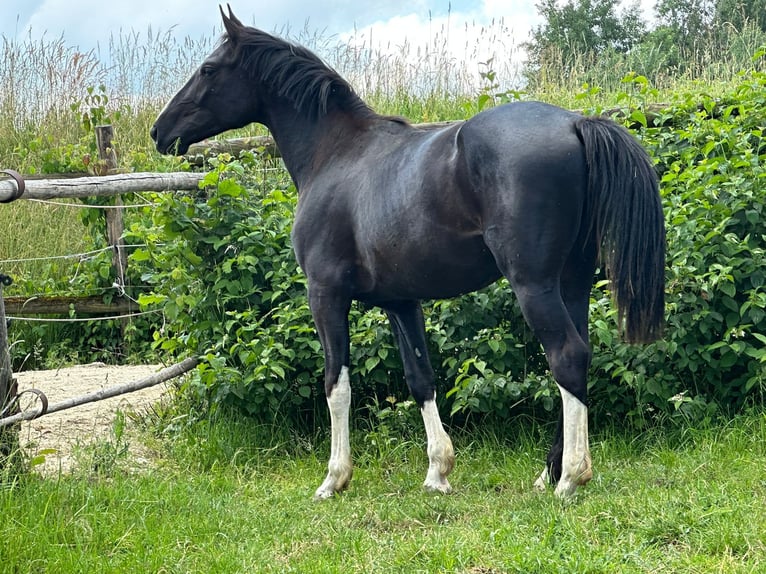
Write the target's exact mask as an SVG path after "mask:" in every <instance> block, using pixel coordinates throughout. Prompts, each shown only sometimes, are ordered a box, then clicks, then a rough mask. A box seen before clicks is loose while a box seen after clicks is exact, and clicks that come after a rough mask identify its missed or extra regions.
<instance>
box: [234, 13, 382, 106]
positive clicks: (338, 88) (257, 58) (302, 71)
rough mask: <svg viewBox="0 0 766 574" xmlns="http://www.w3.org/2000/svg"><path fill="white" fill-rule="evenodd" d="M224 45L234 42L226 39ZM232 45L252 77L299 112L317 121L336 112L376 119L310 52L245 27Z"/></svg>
mask: <svg viewBox="0 0 766 574" xmlns="http://www.w3.org/2000/svg"><path fill="white" fill-rule="evenodd" d="M223 41H224V43H225V42H232V40H230V39H229V38H228V37H227V36H226V35H224V38H223ZM232 43H233V44H235V46H234V47H235V50H236V51H235V57H236V58H239V59H240V60H241V65H242V66H243V67H244V68H245V69H246V70H248V71H249V73H250V75H251V77H253V78H254V79H256V80H258V81H260V82H265V83H267V84H269V85H271V86H273V87H274V88H275V89H276V93H277V95H279V96H280V97H284V98H287V99H288V100H290V101H292V102H293V104H294V105H295V108H296V110H297V111H299V112H301V113H307V114H308V115H309V116H311V117H314V116H316V115H324V114H326V113H327V112H328V111H329V110H330V109H332V108H335V109H339V110H341V111H345V112H352V113H356V114H361V115H362V116H364V117H373V116H377V114H376V113H375V112H374V111H373V110H372V108H370V107H369V106H368V105H367V104H366V103H365V102H364V100H362V99H361V98H360V97H359V96H358V95H357V94H356V92H355V91H354V89H353V88H352V87H351V85H350V84H349V83H348V82H347V81H346V80H345V79H343V77H341V75H340V74H338V73H337V72H336V71H335V70H333V69H332V68H330V67H329V66H328V65H327V64H325V63H324V62H323V61H322V60H321V59H320V58H319V57H318V56H317V55H316V54H314V53H313V52H311V51H310V50H308V49H306V48H304V47H302V46H298V45H295V44H292V43H290V42H287V41H285V40H282V39H281V38H277V37H276V36H272V35H271V34H268V33H266V32H263V31H262V30H258V29H255V28H249V27H243V28H242V31H241V32H240V33H239V34H238V36H237V39H236V43H234V42H232Z"/></svg>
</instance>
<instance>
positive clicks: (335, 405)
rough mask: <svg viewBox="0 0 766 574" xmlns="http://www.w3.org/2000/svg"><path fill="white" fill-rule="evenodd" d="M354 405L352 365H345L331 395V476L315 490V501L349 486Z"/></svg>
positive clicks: (351, 468)
mask: <svg viewBox="0 0 766 574" xmlns="http://www.w3.org/2000/svg"><path fill="white" fill-rule="evenodd" d="M350 405H351V385H350V384H349V380H348V367H341V370H340V376H338V382H337V383H336V384H335V387H334V388H333V389H332V392H331V393H330V396H329V397H327V406H328V407H330V433H331V441H330V462H329V463H328V464H327V478H325V479H324V482H323V483H322V485H321V486H320V487H319V488H317V490H316V492H315V493H314V499H315V500H322V499H325V498H330V497H331V496H332V495H333V494H335V493H336V492H340V491H342V490H343V489H345V488H346V487H347V486H348V483H349V481H350V480H351V473H352V471H353V465H352V464H351V444H350V443H349V431H348V411H349V407H350Z"/></svg>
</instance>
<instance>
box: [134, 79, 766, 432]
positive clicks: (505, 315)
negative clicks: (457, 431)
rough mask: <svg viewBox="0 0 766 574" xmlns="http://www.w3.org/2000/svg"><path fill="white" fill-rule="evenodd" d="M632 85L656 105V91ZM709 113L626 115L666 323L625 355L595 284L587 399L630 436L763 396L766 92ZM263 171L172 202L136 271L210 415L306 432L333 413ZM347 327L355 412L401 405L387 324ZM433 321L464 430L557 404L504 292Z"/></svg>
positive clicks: (283, 213)
mask: <svg viewBox="0 0 766 574" xmlns="http://www.w3.org/2000/svg"><path fill="white" fill-rule="evenodd" d="M627 81H628V82H629V83H632V84H634V85H635V86H638V88H637V89H638V90H639V92H640V91H641V90H644V91H647V90H651V88H650V87H649V86H648V82H646V79H645V78H642V77H636V76H635V75H633V76H631V77H630V78H628V79H627ZM639 96H640V93H639ZM640 99H641V98H640V97H639V98H634V97H632V96H631V97H627V96H626V98H625V100H626V101H627V102H628V103H629V104H631V105H633V104H634V103H635V101H636V100H640ZM699 104H700V102H699V100H698V97H697V96H688V97H682V98H680V99H679V101H678V102H676V103H673V104H672V105H670V106H669V107H668V108H667V109H666V110H665V111H663V112H662V113H660V114H659V115H656V114H655V115H652V114H650V113H649V110H642V109H640V107H639V109H638V110H633V111H632V112H631V113H629V114H627V116H626V117H628V118H629V121H630V122H631V123H632V124H636V125H641V124H643V125H644V127H641V129H640V130H639V131H638V136H639V137H640V138H641V139H642V140H643V143H644V144H645V145H646V146H647V147H648V148H649V150H650V152H651V154H652V156H653V157H654V158H656V162H657V168H658V171H659V173H660V176H661V178H662V194H663V200H664V206H665V211H666V217H667V223H668V248H669V249H668V268H667V301H668V306H667V317H668V319H667V326H666V331H665V337H664V339H663V340H661V341H658V342H656V343H653V344H651V345H645V346H630V345H627V344H625V343H623V342H621V341H620V339H619V335H618V332H617V329H616V321H615V318H614V310H613V309H612V306H611V303H610V299H609V294H608V290H607V287H608V285H607V283H606V282H605V281H601V282H599V283H597V284H596V286H595V287H594V289H593V293H592V300H591V339H592V341H591V342H592V344H593V347H594V358H593V364H592V369H591V379H590V387H591V394H592V398H593V400H592V406H593V408H594V411H595V413H596V416H599V417H612V418H613V419H614V420H619V421H622V420H627V421H629V422H630V423H631V424H633V425H636V426H642V425H645V424H647V423H649V422H651V421H653V420H656V419H657V418H662V419H664V418H668V417H676V418H679V419H680V420H688V419H700V418H705V417H711V416H714V415H715V414H716V413H717V412H720V410H721V409H724V410H725V411H730V410H734V409H738V408H740V407H741V406H742V405H743V404H744V403H745V402H746V401H747V399H748V397H752V396H757V394H759V393H762V391H763V385H764V382H765V380H764V364H766V336H764V335H763V334H762V332H763V330H764V326H766V319H765V318H766V291H765V290H764V282H765V276H764V274H765V273H766V267H765V266H764V263H765V262H764V247H765V246H764V242H765V241H766V224H764V213H763V211H764V202H765V201H766V189H764V183H766V168H765V166H766V139H764V132H763V130H764V127H763V125H762V118H763V117H766V75H764V74H760V73H755V72H753V73H751V74H749V75H744V76H743V77H742V78H741V81H740V83H739V85H738V86H737V87H736V89H734V90H733V91H732V93H731V94H729V96H728V97H727V99H726V101H713V100H712V99H710V98H704V97H703V101H702V102H701V104H702V105H701V106H700V105H699ZM647 118H648V119H647ZM653 124H654V125H653ZM252 167H254V164H253V160H252V158H250V159H248V158H245V159H242V160H238V161H233V162H230V163H227V162H220V163H219V164H218V165H217V168H216V169H215V170H214V171H213V172H212V173H211V174H210V175H209V176H208V178H207V179H206V182H205V183H206V185H207V187H206V188H205V191H202V192H199V193H197V194H189V195H184V196H180V197H179V196H176V197H165V198H164V199H163V200H162V206H161V208H160V209H157V210H155V212H154V223H153V227H152V228H151V229H150V230H145V229H141V228H140V226H138V227H136V228H135V229H134V230H133V233H135V234H137V235H139V236H141V235H143V236H145V237H148V242H149V243H150V244H152V243H156V244H158V246H157V247H156V248H153V249H147V250H141V251H138V252H136V253H135V254H134V255H133V257H132V258H133V261H134V262H135V263H142V262H150V263H151V265H149V266H148V267H147V271H146V272H145V275H144V279H145V280H146V281H148V282H149V283H150V284H152V285H153V292H152V294H150V295H146V296H144V297H142V303H144V304H145V305H149V306H151V305H159V306H161V307H162V308H163V309H164V311H165V315H166V317H167V320H168V323H167V325H166V326H165V328H164V330H163V331H162V332H160V333H158V334H157V345H158V347H159V348H161V349H163V350H164V351H168V352H173V353H181V352H182V353H189V352H190V353H193V354H196V355H198V356H201V357H202V358H203V364H202V366H201V367H200V369H199V370H198V371H197V373H196V376H195V378H194V379H193V381H192V382H191V383H189V384H190V388H191V390H193V391H194V393H196V396H197V397H198V399H200V400H201V401H202V402H203V404H207V405H211V404H218V403H220V402H234V403H235V404H238V405H239V406H241V407H242V408H244V409H245V410H246V411H247V412H249V413H251V414H253V415H255V416H257V417H260V418H265V419H273V418H275V417H280V418H288V419H290V420H293V421H295V422H298V421H304V422H306V421H313V420H314V418H315V417H316V415H317V414H318V413H322V416H324V414H323V413H324V410H325V409H324V396H323V393H322V391H321V388H322V385H321V380H322V368H323V359H322V354H321V349H320V345H319V341H318V338H317V336H316V333H315V332H314V327H313V322H312V320H311V314H310V312H309V309H308V304H307V301H306V297H305V288H306V285H305V278H304V276H303V275H302V274H301V272H300V270H299V269H298V268H297V266H296V263H295V259H294V257H293V253H292V248H291V245H290V226H291V222H292V213H293V209H294V206H295V202H296V194H295V190H294V189H293V188H292V187H291V186H290V185H289V183H288V182H287V181H286V180H285V179H276V180H275V179H265V180H264V179H263V177H259V176H258V175H257V171H255V170H253V169H251V168H252ZM254 173H255V174H256V175H254ZM281 177H282V178H284V177H285V176H284V175H282V176H281ZM258 189H260V191H258ZM160 242H162V243H164V245H163V246H161V247H160V246H159V243H160ZM351 315H352V316H351V321H350V324H351V340H352V360H351V363H352V367H353V369H354V389H355V395H354V396H355V400H356V401H357V405H358V406H359V405H365V406H367V407H369V408H371V409H372V410H373V414H374V411H375V409H378V410H379V408H378V407H375V405H380V404H385V402H386V401H388V403H390V404H395V403H398V402H401V401H402V400H403V399H406V397H407V394H408V393H407V391H406V387H405V386H404V382H403V372H402V367H401V365H400V363H399V358H398V352H397V351H396V349H395V347H394V343H393V339H392V337H391V335H390V332H389V328H388V325H387V322H386V321H385V317H384V315H383V314H382V313H381V312H380V311H378V310H376V309H370V310H365V309H363V308H362V307H361V306H354V307H353V308H352V312H351ZM425 315H426V321H427V331H428V334H429V339H430V343H429V344H430V346H431V349H430V350H431V353H432V362H433V363H434V368H435V370H436V376H437V382H438V384H439V385H440V387H441V390H440V394H441V395H445V394H446V395H447V396H448V397H449V399H450V402H451V410H452V413H453V414H458V413H461V414H463V415H465V414H469V413H476V414H479V415H482V416H484V415H488V416H492V417H496V418H505V417H508V416H511V415H515V414H518V413H519V412H520V411H521V410H525V411H527V412H529V411H534V410H538V409H543V410H546V411H547V410H551V409H553V408H554V406H555V405H556V404H558V401H557V394H558V392H557V390H556V387H555V384H554V383H553V381H552V379H551V377H550V375H549V374H548V370H547V364H546V362H545V357H544V355H543V353H542V350H541V348H540V345H539V343H538V342H537V341H536V339H535V338H534V337H533V336H532V334H531V332H530V330H529V329H528V328H527V326H526V325H525V323H524V321H523V318H522V315H521V312H520V310H519V307H518V305H517V303H516V301H515V299H514V298H513V296H512V294H511V293H510V290H509V289H508V286H507V283H506V282H505V281H500V282H498V283H496V284H495V285H492V286H490V287H488V288H486V289H484V290H482V291H479V292H477V293H472V294H469V295H466V296H464V297H460V298H457V299H453V300H448V301H436V302H432V303H430V304H427V305H426V307H425Z"/></svg>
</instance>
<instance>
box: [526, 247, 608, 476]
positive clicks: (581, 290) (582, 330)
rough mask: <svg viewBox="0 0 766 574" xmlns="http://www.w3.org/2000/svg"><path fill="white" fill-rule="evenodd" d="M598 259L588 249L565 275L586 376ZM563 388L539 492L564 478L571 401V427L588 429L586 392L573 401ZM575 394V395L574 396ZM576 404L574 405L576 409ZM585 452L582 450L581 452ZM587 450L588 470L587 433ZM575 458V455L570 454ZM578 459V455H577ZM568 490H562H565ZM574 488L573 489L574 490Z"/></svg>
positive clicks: (566, 297)
mask: <svg viewBox="0 0 766 574" xmlns="http://www.w3.org/2000/svg"><path fill="white" fill-rule="evenodd" d="M594 258H595V251H594V250H593V249H586V250H585V251H584V252H583V253H581V254H580V257H579V258H577V259H576V260H574V261H570V262H569V264H568V265H567V267H566V268H565V271H564V273H563V274H562V285H561V295H562V298H563V301H564V305H565V306H566V309H567V312H568V314H569V317H570V318H571V319H572V322H573V323H574V325H575V329H576V331H577V334H578V335H579V336H580V338H581V339H582V340H583V341H584V342H585V345H586V346H587V349H588V351H589V352H588V355H587V359H588V360H587V366H586V376H587V371H588V368H589V367H590V358H591V354H590V342H589V336H588V301H589V297H590V289H591V282H592V279H591V274H590V273H589V272H588V270H589V269H591V267H592V266H593V263H592V262H593V260H594ZM559 388H560V394H561V398H562V410H561V414H560V416H559V422H558V427H557V429H556V435H555V437H554V439H553V443H552V445H551V449H550V452H549V453H548V457H547V460H546V466H545V468H544V469H543V472H542V473H541V474H540V477H539V478H538V479H537V481H536V482H535V487H536V488H538V489H539V490H544V489H545V488H546V487H547V485H548V484H549V483H551V482H553V483H559V482H561V477H562V471H563V467H562V460H563V459H564V425H565V423H564V414H565V411H566V408H565V405H566V403H567V401H569V404H570V407H569V411H570V414H569V416H567V420H568V421H569V424H570V426H575V427H577V426H582V427H584V428H586V430H587V423H588V421H587V410H586V411H585V412H584V413H579V410H578V402H579V403H580V404H583V405H585V404H587V403H586V402H585V400H586V399H585V394H584V392H585V391H584V390H583V391H582V393H581V394H580V398H575V400H574V401H573V400H572V399H571V397H570V396H568V395H567V394H566V393H565V392H564V390H563V389H561V387H559ZM570 394H571V393H570ZM572 405H574V406H572ZM578 417H581V418H582V419H583V420H582V421H581V422H579V423H576V424H574V425H573V423H572V422H571V421H572V420H578ZM580 450H582V449H580ZM584 450H585V452H586V459H587V461H588V462H587V464H586V465H585V466H586V467H587V469H590V468H591V465H590V453H589V450H588V445H587V433H586V434H585V445H584ZM570 456H571V455H570ZM575 458H576V456H575ZM591 474H592V471H591V472H590V474H589V473H588V472H585V473H584V474H583V476H582V480H584V481H586V477H589V476H590V475H591ZM563 488H564V487H562V489H563ZM570 489H571V487H570Z"/></svg>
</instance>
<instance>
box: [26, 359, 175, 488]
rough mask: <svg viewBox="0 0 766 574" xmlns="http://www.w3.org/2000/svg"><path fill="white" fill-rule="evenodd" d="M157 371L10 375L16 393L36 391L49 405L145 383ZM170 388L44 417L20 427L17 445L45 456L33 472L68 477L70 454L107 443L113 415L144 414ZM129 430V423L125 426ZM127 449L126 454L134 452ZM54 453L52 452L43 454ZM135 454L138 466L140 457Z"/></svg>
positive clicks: (92, 368) (101, 368) (95, 369)
mask: <svg viewBox="0 0 766 574" xmlns="http://www.w3.org/2000/svg"><path fill="white" fill-rule="evenodd" d="M161 368H162V366H161V365H140V366H127V367H118V366H109V365H104V364H103V363H93V364H90V365H83V366H78V367H67V368H62V369H57V370H52V371H29V372H23V373H15V374H14V377H15V378H16V379H17V380H18V383H19V392H21V391H23V390H25V389H30V388H34V389H39V390H41V391H42V392H43V393H45V395H46V396H47V397H48V401H49V404H54V403H57V402H59V401H62V400H65V399H69V398H73V397H76V396H79V395H83V394H86V393H90V392H94V391H98V390H100V389H104V388H107V387H111V386H114V385H119V384H122V383H129V382H131V381H137V380H139V379H143V378H145V377H148V376H150V375H152V374H154V373H156V372H157V371H159V370H160V369H161ZM169 384H172V382H169V383H160V384H159V385H155V386H153V387H149V388H146V389H142V390H140V391H136V392H133V393H128V394H125V395H120V396H118V397H113V398H111V399H105V400H103V401H99V402H95V403H88V404H85V405H81V406H78V407H75V408H72V409H68V410H65V411H61V412H57V413H53V414H51V415H46V416H44V417H41V418H39V419H35V420H32V421H25V422H23V423H21V434H20V442H21V446H22V447H23V448H25V449H26V450H27V452H28V453H29V454H30V455H31V456H35V455H36V454H38V453H41V452H45V453H46V454H45V462H44V463H43V464H40V465H37V466H36V467H35V469H36V470H37V471H39V472H41V473H43V474H46V475H50V474H56V473H58V472H69V471H70V470H71V469H72V467H73V465H74V462H75V460H74V458H73V456H72V453H73V450H74V448H76V447H77V446H85V445H88V444H90V443H92V442H94V441H98V440H104V439H107V438H110V437H111V434H112V424H113V421H114V414H115V412H116V411H117V410H118V409H119V410H121V411H123V412H126V413H127V412H131V411H132V412H137V413H141V412H145V411H146V409H147V408H149V407H151V405H152V404H153V403H155V402H156V401H158V400H159V399H160V398H161V397H162V395H163V394H164V393H165V392H166V391H167V389H168V385H169ZM127 424H128V425H130V420H128V422H127ZM133 448H134V447H133V445H131V450H133ZM48 451H55V452H48ZM133 454H136V456H137V458H138V459H139V460H140V458H141V455H140V453H132V455H133Z"/></svg>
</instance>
